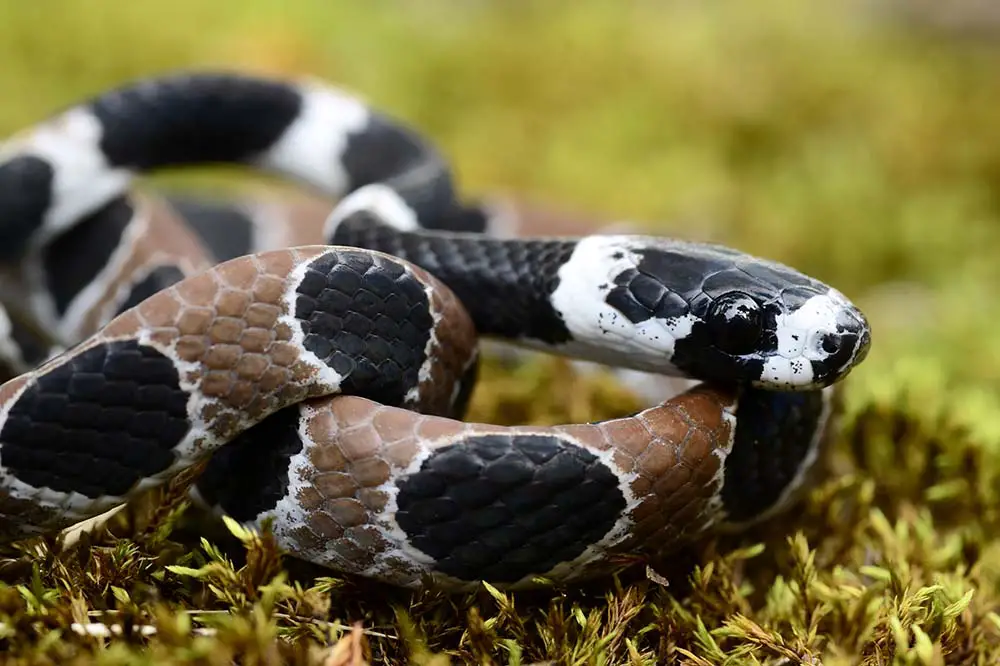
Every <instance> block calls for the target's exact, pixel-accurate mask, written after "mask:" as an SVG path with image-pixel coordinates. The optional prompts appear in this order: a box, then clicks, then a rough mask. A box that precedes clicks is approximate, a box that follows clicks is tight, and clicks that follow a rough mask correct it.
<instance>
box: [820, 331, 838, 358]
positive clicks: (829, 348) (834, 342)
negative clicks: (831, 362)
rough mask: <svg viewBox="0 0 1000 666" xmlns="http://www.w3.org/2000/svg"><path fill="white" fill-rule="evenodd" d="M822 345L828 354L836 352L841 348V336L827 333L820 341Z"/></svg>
mask: <svg viewBox="0 0 1000 666" xmlns="http://www.w3.org/2000/svg"><path fill="white" fill-rule="evenodd" d="M820 347H822V349H823V351H825V352H826V353H827V354H836V353H837V352H838V351H839V350H840V336H839V335H834V334H832V333H827V334H826V335H824V336H823V338H822V340H821V341H820Z"/></svg>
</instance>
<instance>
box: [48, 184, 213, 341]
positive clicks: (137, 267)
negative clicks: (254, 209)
mask: <svg viewBox="0 0 1000 666" xmlns="http://www.w3.org/2000/svg"><path fill="white" fill-rule="evenodd" d="M133 201H134V203H135V213H134V215H133V217H132V220H131V222H129V225H128V227H127V228H126V230H125V233H124V234H123V236H122V243H121V245H120V246H119V249H118V251H117V252H116V253H115V256H114V257H112V260H111V261H109V262H108V265H107V268H106V270H105V271H102V273H101V275H100V278H99V279H98V280H95V281H94V283H93V285H94V287H95V288H94V289H93V290H88V291H89V292H90V293H89V296H90V299H89V302H88V303H81V306H83V307H85V310H84V312H83V314H82V316H81V317H80V319H79V324H77V325H76V326H73V327H72V328H71V329H69V330H68V331H66V333H67V334H68V335H69V336H70V337H71V338H72V339H83V338H86V337H89V336H90V335H92V334H93V333H94V332H96V331H97V330H98V329H99V328H100V327H101V326H103V325H104V324H105V323H106V322H108V321H109V320H110V319H112V318H113V317H114V315H115V313H117V312H119V311H121V310H123V309H125V308H123V307H122V306H123V304H125V303H126V301H127V300H133V301H138V300H141V299H142V298H144V297H145V296H147V295H152V294H153V293H155V292H156V291H159V289H158V288H157V287H165V286H167V285H166V284H162V285H151V287H150V289H151V290H150V292H149V293H148V294H134V295H133V294H132V292H133V290H134V289H135V288H136V286H137V285H139V284H141V283H142V282H143V281H144V280H145V279H147V278H148V277H149V276H150V275H151V274H152V273H154V272H155V271H156V269H158V268H166V267H169V268H172V269H176V271H177V274H178V277H188V276H191V275H194V274H196V273H199V272H201V271H203V270H205V269H207V268H210V267H211V266H212V265H213V264H214V263H215V262H214V261H213V260H212V258H211V256H210V254H209V252H208V250H207V248H205V246H204V245H203V243H202V242H201V240H200V239H199V238H198V237H197V236H196V235H195V234H194V233H193V232H192V231H191V228H190V227H189V226H188V225H187V224H186V223H185V221H184V220H183V219H182V218H181V217H179V216H178V214H177V212H176V211H174V210H173V208H172V207H171V206H169V205H168V204H167V203H166V202H165V201H164V200H163V199H162V198H160V197H158V196H156V195H154V194H151V193H137V195H136V196H135V197H133ZM130 296H131V299H130Z"/></svg>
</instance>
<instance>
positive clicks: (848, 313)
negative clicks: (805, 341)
mask: <svg viewBox="0 0 1000 666" xmlns="http://www.w3.org/2000/svg"><path fill="white" fill-rule="evenodd" d="M813 344H814V345H815V346H814V349H813V353H814V354H815V355H816V357H817V358H822V359H823V363H824V365H825V366H826V367H827V373H825V374H827V379H828V380H829V381H830V382H833V381H836V380H839V379H842V378H843V377H844V376H846V375H847V374H848V373H849V372H850V371H851V370H853V369H854V368H855V367H857V365H858V364H859V363H861V362H862V361H863V360H864V359H865V357H866V356H867V355H868V350H869V348H870V347H871V329H870V327H869V324H868V320H867V319H866V318H865V316H864V314H862V313H861V311H859V310H858V309H857V308H855V307H853V306H848V307H845V308H844V309H842V310H841V311H840V312H839V313H838V316H837V318H836V320H835V323H834V326H832V327H830V328H827V329H826V330H821V331H818V332H817V335H816V336H815V337H814V338H813ZM821 374H824V373H821Z"/></svg>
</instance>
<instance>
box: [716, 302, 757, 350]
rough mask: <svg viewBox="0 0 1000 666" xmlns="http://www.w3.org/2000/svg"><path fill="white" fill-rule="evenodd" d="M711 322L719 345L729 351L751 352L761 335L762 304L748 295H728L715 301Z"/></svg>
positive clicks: (717, 345)
mask: <svg viewBox="0 0 1000 666" xmlns="http://www.w3.org/2000/svg"><path fill="white" fill-rule="evenodd" d="M707 323H708V331H709V334H710V335H711V336H712V343H713V344H714V345H715V346H716V347H718V348H719V349H721V350H722V351H724V352H726V353H728V354H748V353H750V352H752V351H753V350H754V345H756V343H757V341H758V340H759V339H760V336H761V314H760V305H759V304H758V303H757V301H755V300H754V299H752V298H751V297H750V296H747V295H746V294H741V293H731V294H726V295H724V296H721V297H720V298H718V299H716V301H715V302H714V303H713V304H712V307H711V309H710V310H709V312H708V319H707Z"/></svg>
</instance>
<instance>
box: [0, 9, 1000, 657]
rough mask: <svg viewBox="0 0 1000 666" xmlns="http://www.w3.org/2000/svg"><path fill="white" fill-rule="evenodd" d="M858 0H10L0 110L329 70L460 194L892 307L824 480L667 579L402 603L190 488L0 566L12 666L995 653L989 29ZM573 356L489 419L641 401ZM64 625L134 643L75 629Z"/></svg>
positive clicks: (566, 415)
mask: <svg viewBox="0 0 1000 666" xmlns="http://www.w3.org/2000/svg"><path fill="white" fill-rule="evenodd" d="M853 4H856V3H826V4H822V5H819V4H816V3H796V2H792V1H791V0H767V1H764V2H755V3H735V2H722V3H627V4H622V3H602V2H596V1H581V0H576V1H574V2H566V1H558V0H557V1H553V2H548V3H531V4H529V3H519V2H509V3H489V2H475V3H473V2H467V3H458V2H449V1H446V0H442V1H441V2H435V3H398V2H389V3H380V4H373V3H363V4H362V3H357V4H355V3H331V2H324V1H320V0H306V1H303V2H298V3H295V4H294V6H290V4H289V3H282V2H276V1H271V0H253V1H247V0H243V1H239V2H237V1H236V0H217V1H216V2H214V3H205V2H196V1H195V0H172V1H171V2H152V1H151V2H144V3H119V2H112V1H111V0H93V1H92V2H87V3H84V2H79V1H76V0H47V1H46V2H44V3H14V2H8V3H2V4H0V59H2V61H3V62H4V67H2V68H0V89H3V90H4V91H5V92H6V95H5V98H4V104H2V105H0V131H4V132H8V133H9V132H14V131H16V130H18V129H20V128H21V127H24V126H26V125H29V124H32V123H34V122H37V121H38V120H39V119H40V118H42V117H43V116H45V115H46V114H48V113H51V112H52V111H54V110H55V109H57V108H60V107H63V106H65V105H67V104H70V103H72V102H74V101H77V100H79V99H80V98H82V97H83V96H85V95H87V94H91V93H94V92H97V91H100V90H103V89H106V88H109V87H111V86H113V85H116V84H118V83H120V82H121V81H123V80H126V79H130V78H134V77H139V76H143V75H147V74H150V73H156V72H163V71H167V70H172V69H177V68H182V67H194V66H226V67H239V68H245V69H251V70H256V71H268V72H280V73H283V74H293V73H307V74H310V75H317V76H321V77H324V78H326V79H329V80H332V81H337V82H340V83H343V84H345V85H347V86H349V87H351V88H353V89H355V90H359V91H362V92H363V93H364V95H365V96H367V97H368V98H369V99H371V100H372V101H373V102H375V103H376V104H378V105H379V106H381V107H382V108H384V109H387V110H389V111H390V112H392V113H393V114H395V115H397V116H399V117H401V118H403V119H405V120H407V121H409V122H411V123H413V124H414V125H415V126H417V127H419V128H421V129H422V131H424V132H426V133H427V134H428V135H429V136H430V137H432V138H433V140H434V141H436V142H437V143H438V144H439V145H440V146H441V147H442V148H443V149H444V150H445V151H446V152H447V154H448V155H450V156H451V157H452V159H453V162H454V164H455V166H456V169H457V171H458V173H459V177H460V180H461V182H462V184H463V187H465V188H466V189H467V190H468V191H469V192H472V193H479V192H486V191H497V190H510V191H516V192H519V193H524V194H527V195H529V196H536V197H542V198H545V199H549V200H552V201H556V202H561V203H564V204H565V205H567V206H568V207H570V208H576V209H582V210H587V211H588V212H590V213H592V214H594V215H598V216H605V217H608V218H619V219H621V218H630V219H636V220H642V221H648V224H649V228H650V229H651V230H653V231H655V232H657V233H666V234H674V235H684V236H690V237H699V238H708V239H713V240H722V241H725V242H727V243H730V244H733V245H736V246H739V247H741V248H743V249H746V250H749V251H752V252H756V253H759V254H763V255H767V256H769V257H773V258H775V259H778V260H782V261H785V262H787V263H790V264H793V265H795V266H796V267H798V268H800V269H802V270H805V271H807V272H810V273H813V274H815V275H817V276H818V277H820V278H822V279H824V280H827V281H829V282H831V283H833V284H835V285H837V286H838V287H840V288H842V289H843V290H844V291H845V292H846V293H847V294H848V295H849V296H851V297H852V298H854V299H855V300H857V301H858V302H859V303H860V304H861V305H862V306H863V307H864V308H865V310H866V311H867V312H868V313H869V315H870V317H871V319H872V322H873V324H874V328H875V336H874V348H873V350H872V353H871V355H870V357H869V359H868V360H867V361H866V362H865V364H864V365H863V366H862V368H860V369H859V370H858V371H857V372H856V373H854V374H853V375H852V376H851V377H850V378H849V379H848V382H847V384H846V385H845V400H846V413H845V415H844V422H843V431H842V433H841V436H840V437H839V439H838V441H837V442H836V446H835V447H834V450H833V451H832V452H831V456H830V461H829V472H828V474H827V475H826V476H824V477H823V481H822V482H821V483H820V484H818V485H817V486H816V488H815V489H814V490H813V492H811V493H810V495H809V496H808V497H807V498H806V499H805V501H804V503H803V505H802V506H801V507H800V508H799V509H798V510H796V511H795V512H793V513H792V514H791V515H789V516H786V517H783V518H782V519H780V520H776V521H773V522H772V523H771V524H769V525H765V526H763V527H762V528H761V529H759V530H756V531H754V532H753V533H752V534H748V535H743V536H740V537H730V538H726V539H719V540H711V541H708V542H705V543H700V544H697V545H696V546H695V547H694V548H692V550H691V552H690V553H688V554H686V558H684V559H683V561H681V560H680V559H679V560H678V561H677V562H673V563H669V564H670V565H671V566H668V567H666V568H667V569H669V571H666V572H662V571H661V572H660V574H663V575H665V576H666V580H667V581H669V585H668V586H666V587H664V586H663V585H661V584H660V583H658V582H657V581H660V580H663V579H662V578H660V576H653V579H647V577H646V575H645V572H643V571H641V570H628V571H626V572H624V573H623V574H622V577H621V578H620V580H617V581H615V580H609V581H599V582H597V583H595V584H593V585H588V586H585V587H582V588H580V589H573V590H555V591H549V592H542V593H531V594H518V595H504V594H499V593H496V592H491V591H490V590H484V591H482V592H481V593H480V594H478V595H474V596H470V597H467V598H459V599H449V598H444V597H439V596H436V595H433V594H422V595H416V596H415V597H414V596H411V595H409V594H407V593H403V592H401V591H398V590H390V589H385V588H383V587H380V586H375V585H371V584H367V583H364V582H363V581H358V580H353V579H342V578H340V577H337V576H336V574H331V573H330V572H318V573H317V572H315V571H308V570H307V571H302V570H301V569H302V567H300V566H298V565H296V563H295V562H294V561H291V560H288V559H285V558H282V557H280V556H279V554H277V553H276V552H275V550H274V548H273V546H272V545H271V543H270V541H269V540H268V539H267V536H266V535H264V536H261V537H254V536H249V535H241V536H242V539H243V543H242V544H241V543H240V541H239V540H236V548H235V550H234V551H233V552H232V553H228V554H225V555H224V554H223V552H222V551H220V550H218V549H217V548H216V547H214V546H212V545H211V544H210V542H205V543H203V544H199V543H198V541H197V540H195V542H194V544H195V545H194V547H191V546H190V545H189V541H188V539H187V536H188V535H187V533H186V531H185V530H186V528H185V527H184V526H183V525H179V526H177V527H175V525H178V522H177V518H178V516H180V515H183V514H182V513H180V511H179V510H180V508H181V507H179V506H178V505H177V502H176V499H177V497H179V494H178V492H177V491H176V489H175V490H174V491H173V492H167V493H166V494H165V496H166V497H167V498H173V501H164V495H163V494H160V493H157V494H154V495H153V496H152V497H151V498H149V500H148V501H147V502H146V503H145V504H141V505H140V506H138V507H136V509H135V510H134V511H132V512H130V514H128V515H127V516H125V517H122V518H121V520H119V521H117V523H116V526H115V533H116V534H117V535H118V537H111V536H107V535H105V536H97V537H93V538H91V537H84V539H83V542H82V543H81V544H79V545H78V546H77V547H76V548H74V549H70V550H67V551H65V552H61V551H59V549H58V548H57V547H56V546H55V545H54V544H44V543H43V544H31V546H30V549H29V550H28V551H27V552H25V553H23V554H22V555H21V556H19V557H12V558H10V559H9V560H7V561H4V562H3V563H2V566H0V579H2V581H4V583H3V584H0V623H2V625H0V649H2V651H3V653H4V654H5V659H6V660H7V661H9V662H10V663H39V664H43V663H60V664H66V665H74V664H91V663H101V664H118V663H150V664H171V663H177V664H180V663H197V664H228V663H232V661H233V660H236V661H238V662H239V663H243V664H250V663H257V664H266V663H279V662H288V663H316V664H319V663H324V660H327V659H329V660H330V661H327V663H351V662H350V661H347V659H348V658H349V657H350V655H351V654H353V653H355V652H357V653H358V654H361V655H362V656H364V657H365V658H367V659H369V660H370V661H371V662H372V663H386V662H389V663H402V662H404V661H406V660H407V659H409V660H410V661H411V662H413V663H426V664H432V663H433V664H436V663H444V662H443V661H442V660H443V659H447V658H449V657H450V659H451V661H452V662H453V663H461V662H478V663H497V664H500V663H511V664H515V663H520V664H529V663H536V662H544V661H547V660H551V661H553V662H554V663H568V664H592V663H607V664H631V663H636V664H638V663H671V662H674V663H687V664H698V665H701V664H755V663H767V664H779V663H820V661H822V663H823V664H826V665H831V664H834V665H837V664H855V663H864V664H945V663H948V664H952V663H963V664H966V663H967V664H987V663H994V662H995V661H996V660H997V659H998V657H1000V615H998V614H997V609H998V596H997V593H996V590H997V589H998V588H997V583H998V577H1000V565H997V564H995V563H996V562H998V561H1000V540H998V538H997V536H996V535H997V534H998V533H1000V532H998V529H997V527H998V515H1000V514H998V507H1000V498H998V496H997V494H998V492H1000V491H998V488H1000V463H998V447H1000V416H998V407H1000V396H998V392H997V386H998V380H1000V336H998V335H995V334H994V331H995V330H996V323H997V322H998V321H1000V298H998V297H997V295H996V285H998V284H1000V279H998V278H1000V262H998V261H997V259H996V256H997V255H996V253H997V248H998V247H1000V245H998V244H1000V191H998V179H997V177H998V174H1000V150H997V148H996V146H998V145H1000V124H998V123H997V122H996V120H995V118H996V109H997V108H1000V79H998V78H997V77H996V75H995V73H996V71H997V69H998V64H1000V63H998V55H997V53H996V51H995V49H993V48H991V47H989V46H983V45H981V44H960V43H955V42H946V41H943V40H936V39H935V38H933V37H932V36H930V35H929V34H926V33H925V34H921V35H916V34H907V33H904V32H902V31H900V30H897V29H894V28H893V26H892V25H890V24H884V23H883V24H873V23H867V22H866V21H865V19H864V17H863V16H862V15H859V14H858V13H857V12H858V11H860V10H858V9H856V8H855V9H850V8H848V7H847V5H853ZM852 12H854V13H852ZM157 180H161V181H175V182H177V183H182V184H184V185H188V186H192V187H201V186H218V185H220V184H221V185H224V186H233V187H245V186H248V184H249V185H252V184H254V183H256V182H257V181H256V179H253V178H248V177H245V176H244V175H237V174H233V173H229V172H220V171H204V170H203V171H200V172H199V173H197V174H195V175H187V174H166V175H163V176H158V177H157ZM568 373H569V371H568V368H567V367H566V365H565V364H564V363H561V362H559V361H546V362H543V363H538V364H532V365H529V366H525V367H523V368H517V369H514V370H510V369H503V368H500V367H499V366H490V367H489V368H488V369H487V372H486V374H485V378H484V381H483V384H482V386H481V388H480V389H479V391H478V393H477V395H476V402H475V406H474V415H473V416H474V417H475V418H477V419H482V420H495V421H497V422H502V423H514V422H532V423H552V422H557V421H567V420H569V421H572V420H590V419H596V418H602V417H605V416H610V415H613V414H620V413H623V412H626V411H629V410H630V409H631V408H632V407H633V406H634V403H633V401H632V400H631V398H630V397H629V396H628V394H627V392H625V391H623V390H622V389H621V387H616V386H613V385H612V384H610V383H609V382H608V381H601V380H599V379H587V380H582V379H579V378H577V379H573V378H572V377H571V376H570V375H569V374H568ZM175 509H177V510H175ZM126 518H127V519H126ZM225 541H226V539H223V538H217V537H216V535H213V537H212V542H216V543H220V544H221V543H223V542H225ZM227 557H233V558H235V561H233V562H230V561H229V560H228V559H227ZM695 565H696V566H695ZM692 566H695V568H694V569H693V570H692ZM317 576H319V577H317ZM74 622H76V623H81V624H85V623H88V622H100V623H106V624H117V625H119V626H121V627H122V628H123V629H122V632H123V634H124V635H123V636H121V637H117V638H110V639H108V638H100V637H86V636H80V635H77V634H76V633H75V632H74V631H73V629H72V628H71V627H72V624H73V623H74ZM354 622H360V630H358V629H352V627H353V623H354ZM139 625H142V626H151V627H155V631H156V633H155V635H152V636H147V637H145V638H142V637H139V636H137V635H134V632H133V631H132V629H131V628H133V627H135V626H139ZM338 641H339V642H338ZM331 646H336V648H332V647H331ZM331 650H334V652H335V653H336V654H335V655H333V656H331Z"/></svg>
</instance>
